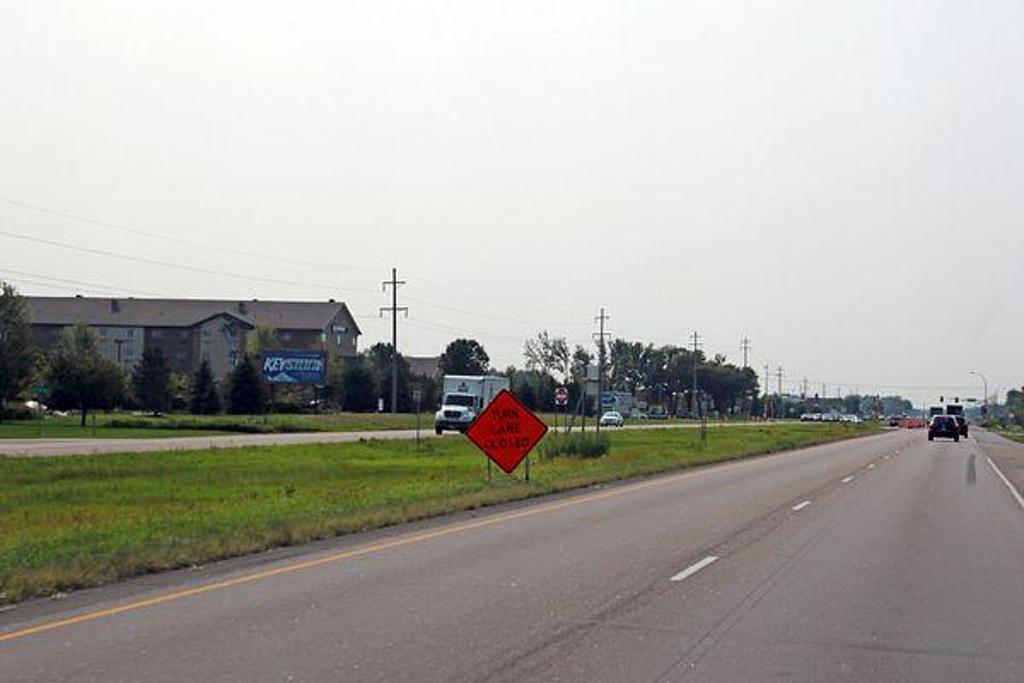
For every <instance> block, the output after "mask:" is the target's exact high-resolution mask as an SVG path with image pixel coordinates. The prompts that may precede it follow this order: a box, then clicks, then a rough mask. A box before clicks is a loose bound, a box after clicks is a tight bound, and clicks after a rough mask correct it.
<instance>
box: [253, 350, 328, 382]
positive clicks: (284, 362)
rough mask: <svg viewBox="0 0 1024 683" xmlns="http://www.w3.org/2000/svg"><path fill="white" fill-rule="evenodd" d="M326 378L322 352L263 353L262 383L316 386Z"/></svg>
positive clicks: (325, 366) (325, 357) (325, 356)
mask: <svg viewBox="0 0 1024 683" xmlns="http://www.w3.org/2000/svg"><path fill="white" fill-rule="evenodd" d="M326 377H327V354H325V353H323V352H322V351H264V352H263V381H264V382H267V383H268V384H317V385H322V384H323V383H324V381H325V379H326Z"/></svg>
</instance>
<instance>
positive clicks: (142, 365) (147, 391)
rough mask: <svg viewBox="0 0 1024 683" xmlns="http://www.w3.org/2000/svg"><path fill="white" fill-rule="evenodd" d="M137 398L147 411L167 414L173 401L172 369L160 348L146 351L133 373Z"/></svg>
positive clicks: (133, 384) (133, 383)
mask: <svg viewBox="0 0 1024 683" xmlns="http://www.w3.org/2000/svg"><path fill="white" fill-rule="evenodd" d="M132 386H133V387H134V388H135V398H136V400H138V402H139V404H140V405H141V406H142V407H143V408H145V409H146V410H149V411H152V412H154V413H157V412H166V410H167V406H168V404H169V403H170V401H171V369H170V368H169V367H167V361H166V360H165V359H164V352H163V351H162V350H161V349H160V348H153V349H146V350H145V351H143V352H142V360H141V361H140V362H139V364H138V365H137V366H135V370H134V371H133V372H132Z"/></svg>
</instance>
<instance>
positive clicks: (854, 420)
mask: <svg viewBox="0 0 1024 683" xmlns="http://www.w3.org/2000/svg"><path fill="white" fill-rule="evenodd" d="M839 421H840V422H849V423H851V424H860V423H861V422H863V420H861V419H860V416H859V415H841V416H840V417H839Z"/></svg>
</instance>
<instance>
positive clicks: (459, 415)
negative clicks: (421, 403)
mask: <svg viewBox="0 0 1024 683" xmlns="http://www.w3.org/2000/svg"><path fill="white" fill-rule="evenodd" d="M502 389H508V377H501V376H498V375H445V377H444V398H442V399H441V407H440V409H438V411H437V413H435V414H434V431H435V432H437V433H438V434H442V433H444V431H445V430H446V429H447V430H450V431H459V432H465V431H466V430H467V429H469V425H471V424H473V420H475V419H476V416H477V415H479V414H480V413H481V412H482V411H483V409H484V408H486V407H487V404H488V403H490V402H491V401H492V400H494V397H495V396H497V395H498V392H500V391H501V390H502Z"/></svg>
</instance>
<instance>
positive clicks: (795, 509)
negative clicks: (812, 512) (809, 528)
mask: <svg viewBox="0 0 1024 683" xmlns="http://www.w3.org/2000/svg"><path fill="white" fill-rule="evenodd" d="M810 504H811V501H809V500H805V501H804V502H802V503H799V504H797V505H794V506H793V512H800V511H801V510H803V509H804V508H805V507H807V506H808V505H810Z"/></svg>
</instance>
